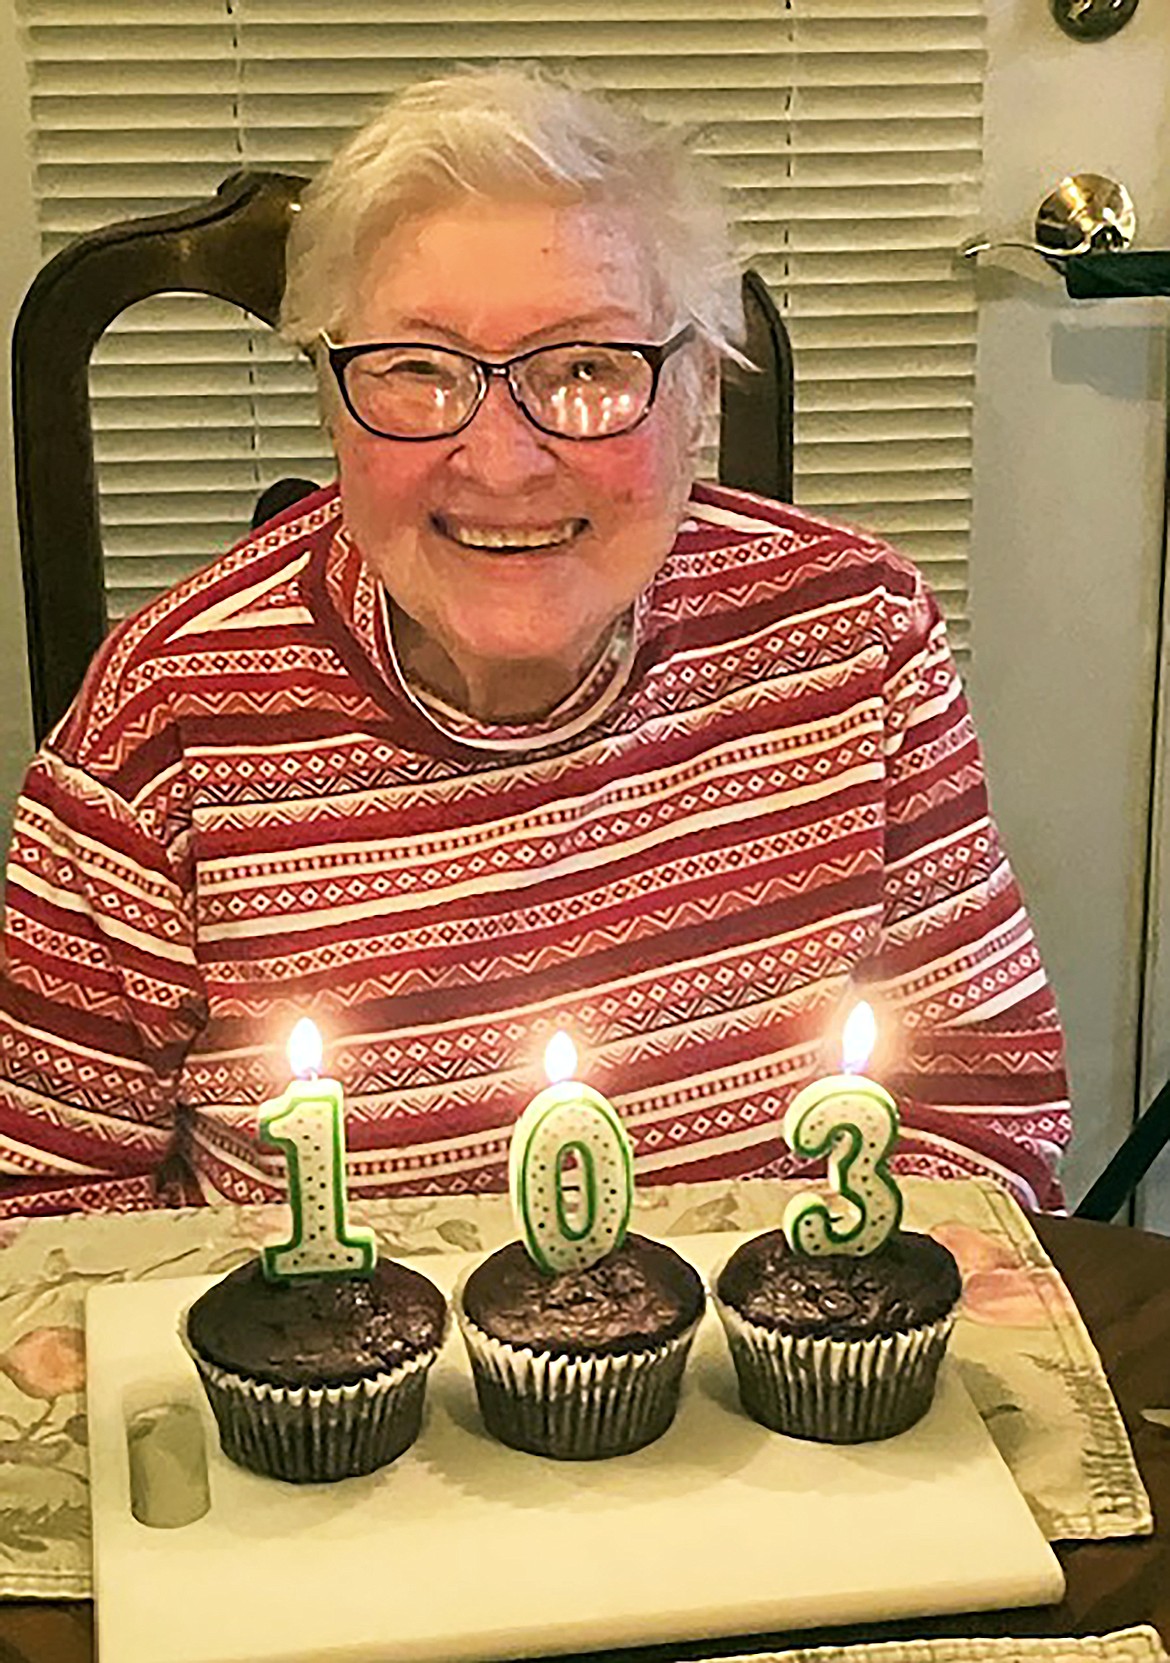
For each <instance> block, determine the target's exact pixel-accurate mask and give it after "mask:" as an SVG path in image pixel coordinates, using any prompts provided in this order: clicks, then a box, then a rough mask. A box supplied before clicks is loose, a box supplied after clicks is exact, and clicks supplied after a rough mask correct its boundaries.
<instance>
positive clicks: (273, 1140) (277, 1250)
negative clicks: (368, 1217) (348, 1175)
mask: <svg viewBox="0 0 1170 1663" xmlns="http://www.w3.org/2000/svg"><path fill="white" fill-rule="evenodd" d="M313 1087H317V1088H319V1089H317V1090H316V1091H313ZM330 1088H332V1089H330ZM340 1099H341V1088H340V1086H338V1085H337V1084H336V1082H335V1081H332V1080H314V1081H312V1082H311V1083H310V1082H305V1081H294V1082H293V1083H292V1085H290V1086H289V1087H288V1089H287V1091H286V1092H285V1094H284V1097H283V1098H281V1099H279V1102H280V1104H281V1106H280V1107H279V1108H278V1109H277V1110H276V1111H275V1112H274V1113H272V1114H270V1115H266V1116H264V1117H263V1118H262V1119H261V1122H260V1139H261V1142H263V1143H266V1144H269V1145H271V1146H272V1147H273V1148H277V1149H280V1150H281V1151H282V1152H283V1154H284V1158H285V1162H286V1164H287V1167H288V1200H289V1210H290V1212H291V1214H292V1228H291V1232H290V1234H289V1237H288V1239H287V1240H286V1241H282V1242H270V1243H267V1244H265V1246H263V1247H262V1248H261V1259H262V1263H263V1268H264V1275H265V1276H266V1277H267V1278H268V1280H269V1281H272V1282H285V1281H289V1280H291V1279H292V1278H294V1277H297V1276H369V1275H370V1274H371V1273H372V1272H373V1269H374V1265H375V1264H376V1263H377V1258H378V1247H377V1242H376V1240H375V1238H374V1232H373V1231H372V1230H370V1229H367V1228H366V1227H365V1226H364V1225H351V1224H350V1223H349V1220H348V1217H347V1201H346V1189H345V1136H344V1132H343V1129H342V1123H341V1101H340ZM317 1104H323V1105H324V1106H325V1107H326V1108H327V1109H328V1110H329V1132H328V1137H329V1152H330V1156H331V1159H330V1161H329V1168H330V1171H329V1188H328V1190H327V1191H326V1190H325V1189H324V1185H323V1184H322V1183H321V1182H320V1181H318V1190H319V1191H320V1192H321V1193H318V1194H316V1195H314V1196H311V1197H309V1196H307V1195H306V1190H307V1175H306V1173H305V1170H304V1164H303V1162H302V1159H301V1148H300V1143H299V1141H298V1139H299V1138H300V1137H303V1136H304V1134H305V1132H306V1131H307V1130H308V1123H307V1122H305V1121H302V1122H301V1124H300V1125H299V1126H298V1125H297V1124H296V1118H295V1117H296V1116H297V1114H298V1111H299V1110H301V1109H304V1108H312V1107H314V1106H316V1105H317ZM282 1122H283V1123H285V1131H284V1132H283V1133H282V1132H281V1131H280V1130H278V1129H277V1128H279V1127H280V1126H281V1124H282ZM306 1200H308V1201H309V1204H310V1205H311V1206H312V1208H313V1210H314V1211H318V1210H319V1211H321V1212H324V1213H327V1215H328V1227H327V1232H322V1231H314V1232H309V1231H308V1230H307V1229H306V1220H305V1206H306ZM323 1234H327V1235H328V1236H329V1237H331V1238H332V1245H331V1246H328V1247H327V1246H325V1245H324V1242H323V1240H322V1235H323ZM330 1261H334V1262H332V1263H331V1262H330Z"/></svg>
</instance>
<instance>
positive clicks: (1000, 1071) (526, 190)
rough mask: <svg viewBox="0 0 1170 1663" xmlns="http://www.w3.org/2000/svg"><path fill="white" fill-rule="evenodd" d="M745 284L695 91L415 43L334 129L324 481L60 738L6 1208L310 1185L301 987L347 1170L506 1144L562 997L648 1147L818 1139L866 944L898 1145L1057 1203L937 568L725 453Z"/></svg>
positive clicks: (30, 830) (17, 925)
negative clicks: (823, 1077)
mask: <svg viewBox="0 0 1170 1663" xmlns="http://www.w3.org/2000/svg"><path fill="white" fill-rule="evenodd" d="M738 296H739V280H738V274H737V272H736V270H735V266H734V262H733V260H732V258H731V256H730V251H729V241H728V235H727V231H726V226H725V219H724V215H723V212H722V210H721V208H720V205H719V202H718V198H717V195H716V193H715V192H714V189H713V187H712V185H711V184H710V182H709V180H708V179H707V177H706V175H705V174H704V173H703V172H702V170H701V169H700V168H699V167H698V166H697V164H696V163H695V162H694V161H693V160H692V159H691V157H690V156H689V155H688V153H687V151H686V149H685V148H684V147H683V145H682V144H681V142H680V140H679V139H678V138H677V137H676V135H675V134H674V133H672V132H671V131H669V130H667V129H664V128H660V127H658V126H655V125H651V124H649V123H647V122H644V121H642V120H640V119H637V118H635V117H634V116H633V115H631V114H629V113H627V112H625V111H624V110H621V111H619V110H618V109H616V108H612V107H611V106H610V105H609V104H608V103H606V102H604V101H603V100H601V99H599V98H597V97H594V96H592V95H587V94H583V93H581V92H579V91H576V90H573V89H571V88H569V87H567V86H565V85H563V84H560V83H558V82H555V81H551V80H549V79H547V78H544V77H542V76H539V75H536V74H532V73H528V72H525V71H522V70H497V71H490V72H486V73H475V74H469V75H464V76H457V77H454V78H452V79H450V80H446V81H440V82H435V83H431V84H428V85H425V86H419V87H416V88H415V89H414V90H413V91H412V92H410V93H408V94H407V95H406V96H404V97H402V98H401V99H400V100H399V101H398V102H397V103H396V104H394V105H393V106H392V107H391V108H390V109H389V110H387V111H386V112H385V113H384V114H383V115H381V116H380V117H379V118H378V119H377V120H376V121H374V122H373V123H372V124H371V125H370V126H369V127H367V128H366V129H365V130H364V131H363V132H361V133H359V134H358V135H357V137H356V138H354V139H353V140H352V141H351V142H350V143H349V144H347V145H346V146H345V148H344V149H343V150H342V151H341V153H340V154H339V155H338V156H337V158H336V159H335V161H334V162H333V163H332V165H331V166H330V167H329V168H328V169H327V170H326V171H325V173H324V175H323V176H322V177H321V178H320V179H319V180H318V181H317V183H316V184H315V185H314V187H313V189H312V190H311V191H310V193H309V194H308V197H307V199H306V202H305V205H304V209H303V211H302V213H301V215H300V217H299V222H298V224H297V226H296V228H295V230H294V233H293V237H292V241H291V244H290V249H289V281H288V290H287V295H286V300H285V309H284V330H285V333H286V335H287V336H288V337H289V338H290V339H291V340H293V341H295V342H298V343H300V344H302V345H304V346H305V347H306V348H308V350H310V351H311V352H312V354H313V355H314V357H315V359H316V362H317V365H318V367H319V370H320V375H321V381H322V390H323V396H324V404H325V410H326V414H327V419H328V423H329V427H330V430H331V433H332V436H333V443H334V447H335V450H336V455H337V468H338V482H337V484H336V485H335V486H331V487H330V488H329V489H327V490H324V491H322V492H320V493H319V494H318V495H316V496H315V497H313V498H311V499H309V500H308V501H307V502H305V503H303V504H301V505H299V506H298V507H296V508H294V509H293V510H291V511H290V512H288V513H286V514H284V515H283V516H282V517H281V518H279V519H277V520H276V521H273V522H271V523H269V524H268V525H266V526H264V527H263V528H262V529H261V530H260V531H258V532H257V533H256V534H255V535H254V536H253V537H251V538H249V539H248V540H247V541H246V542H244V543H241V544H240V545H238V546H237V547H236V548H234V549H233V550H232V551H231V552H230V553H229V554H227V555H226V556H224V557H223V558H221V559H219V560H218V561H217V562H216V563H214V564H213V565H211V566H209V567H208V568H207V569H206V570H204V571H203V572H201V573H199V574H198V575H197V576H196V577H194V578H192V579H191V580H190V581H188V582H187V583H185V584H183V585H181V586H180V587H179V588H178V589H176V590H174V591H173V592H172V593H170V594H169V595H166V596H164V597H163V599H161V600H160V601H158V602H156V603H155V604H153V605H151V606H149V607H148V608H147V609H146V610H145V611H144V612H142V613H140V614H139V615H138V616H137V617H136V618H133V619H132V620H130V621H129V622H128V623H127V624H126V625H124V626H123V627H122V628H121V629H119V630H118V631H117V632H116V633H115V634H114V635H113V636H112V637H111V639H110V640H109V641H108V642H107V643H106V645H105V647H104V648H103V650H102V652H101V653H100V655H99V657H98V659H97V661H96V662H95V664H94V666H93V669H92V671H91V673H90V675H89V678H88V680H87V682H86V685H85V688H84V690H83V692H82V694H81V696H80V698H79V699H78V701H77V704H76V705H75V707H74V709H73V710H72V712H71V713H70V715H69V716H68V717H67V718H66V719H65V721H64V722H63V723H62V724H61V726H60V727H59V728H58V729H57V730H56V732H55V733H54V734H53V735H52V736H51V738H50V740H49V742H48V743H47V744H46V746H45V747H44V749H43V750H42V751H41V753H40V754H39V755H38V756H37V758H36V759H35V761H34V762H33V765H32V767H31V770H30V772H29V776H28V780H27V785H26V789H25V793H24V796H23V799H22V802H21V805H20V809H19V813H18V818H17V823H16V831H15V839H14V844H13V851H12V856H11V862H10V867H9V875H8V912H7V934H6V961H7V964H6V981H5V984H4V988H3V1000H2V1022H3V1027H2V1035H3V1079H2V1081H0V1173H3V1174H4V1175H5V1176H4V1178H3V1179H0V1185H2V1191H3V1203H2V1204H3V1206H6V1207H7V1208H8V1209H9V1210H13V1211H25V1212H29V1211H35V1212H51V1211H55V1210H62V1209H67V1208H77V1207H148V1206H152V1205H160V1204H163V1205H165V1204H174V1203H177V1202H180V1201H193V1200H200V1199H202V1200H206V1201H213V1200H217V1199H223V1198H227V1199H230V1200H232V1201H253V1200H261V1199H265V1198H271V1197H273V1196H274V1195H276V1194H278V1193H279V1185H280V1178H281V1174H282V1172H283V1164H282V1161H281V1160H280V1158H279V1157H278V1156H276V1155H275V1153H274V1152H271V1153H270V1152H268V1151H265V1150H262V1149H261V1148H260V1147H259V1146H258V1143H257V1106H258V1105H259V1104H260V1103H261V1102H262V1101H263V1099H264V1098H265V1097H266V1096H269V1095H271V1094H272V1093H273V1092H274V1091H276V1090H277V1089H278V1088H279V1086H280V1085H281V1084H282V1082H283V1080H284V1079H285V1078H286V1077H287V1067H286V1064H285V1063H284V1060H283V1041H284V1038H285V1036H286V1035H287V1033H288V1030H289V1029H290V1027H291V1026H292V1024H293V1022H294V1020H295V1018H296V1017H297V1016H298V1015H301V1014H304V1013H306V1012H311V1013H312V1014H313V1015H314V1017H315V1018H316V1019H317V1020H318V1022H319V1024H320V1026H321V1027H322V1028H323V1029H324V1031H325V1034H326V1037H327V1043H328V1046H329V1064H330V1068H331V1071H332V1072H335V1073H336V1074H337V1075H338V1076H339V1077H340V1078H341V1079H342V1080H343V1081H344V1082H345V1085H346V1091H347V1101H348V1105H349V1111H350V1113H349V1129H348V1136H349V1145H350V1183H351V1190H352V1191H353V1193H355V1194H357V1195H366V1196H371V1195H383V1194H399V1195H403V1194H415V1193H421V1192H427V1191H442V1190H491V1189H498V1188H501V1187H502V1186H503V1185H504V1183H505V1178H506V1157H507V1146H508V1138H509V1134H510V1130H511V1127H512V1124H513V1123H514V1121H515V1118H516V1115H517V1113H518V1112H519V1110H520V1109H521V1108H522V1106H523V1105H524V1103H525V1102H526V1101H527V1100H528V1099H529V1098H530V1097H531V1095H532V1094H533V1092H534V1091H535V1090H536V1089H537V1088H538V1086H539V1085H540V1084H541V1083H542V1081H541V1077H540V1059H541V1055H542V1051H543V1047H544V1044H545V1041H546V1040H547V1039H548V1038H549V1036H550V1035H551V1034H552V1033H553V1031H554V1030H555V1029H556V1028H557V1027H561V1026H563V1027H566V1028H568V1029H569V1030H570V1032H571V1033H572V1034H573V1035H574V1036H575V1037H576V1039H577V1042H578V1044H579V1046H580V1047H581V1049H582V1051H583V1053H584V1061H583V1067H584V1068H585V1069H586V1070H587V1072H588V1077H589V1079H590V1081H591V1082H592V1083H593V1084H595V1085H596V1086H598V1087H599V1088H600V1089H602V1090H603V1091H605V1092H606V1093H607V1094H608V1095H609V1096H610V1097H611V1098H612V1099H613V1100H614V1101H615V1103H616V1104H617V1105H618V1106H619V1107H620V1109H621V1111H622V1113H623V1115H624V1117H625V1121H626V1125H627V1126H628V1128H629V1131H630V1133H631V1136H632V1139H633V1142H634V1146H635V1149H636V1154H637V1166H638V1171H639V1173H640V1174H641V1176H642V1177H643V1179H653V1180H657V1181H663V1180H681V1179H699V1178H703V1179H711V1178H720V1177H730V1176H732V1175H737V1174H750V1173H755V1174H779V1175H783V1174H790V1173H793V1172H794V1171H795V1170H796V1169H797V1165H796V1163H795V1161H794V1160H793V1158H792V1157H791V1156H790V1155H789V1153H788V1151H787V1149H786V1146H785V1143H784V1139H783V1135H782V1130H781V1122H782V1118H783V1111H784V1108H785V1105H786V1103H787V1102H788V1101H789V1099H790V1098H791V1096H792V1095H793V1093H794V1092H795V1091H796V1090H797V1089H798V1088H799V1087H800V1086H801V1085H802V1084H803V1083H804V1082H806V1081H807V1080H808V1079H809V1078H810V1076H812V1075H813V1074H815V1073H816V1072H818V1071H823V1069H824V1068H825V1067H826V1066H827V1065H830V1064H831V1063H832V1061H833V1058H832V1055H831V1052H832V1048H833V1044H834V1041H833V1035H834V1033H835V1032H836V1030H837V1025H838V1020H839V1013H840V1011H841V1009H842V1007H843V1005H844V1004H846V1003H847V1002H848V1001H849V999H850V998H851V997H853V996H855V994H856V992H857V991H858V990H861V989H864V990H865V992H866V993H867V995H868V997H870V999H871V1000H872V1001H873V1002H875V1003H876V1004H877V1006H878V1008H879V1012H880V1018H881V1032H882V1050H881V1052H880V1054H879V1057H878V1059H877V1061H876V1062H875V1064H874V1065H873V1071H874V1072H878V1073H880V1074H881V1075H882V1077H883V1078H884V1079H885V1080H886V1082H887V1083H888V1084H889V1086H890V1087H891V1089H892V1090H893V1091H894V1092H895V1093H896V1095H897V1097H898V1099H899V1101H900V1104H901V1107H902V1111H903V1120H904V1123H903V1135H902V1140H901V1144H900V1147H899V1152H898V1155H897V1157H896V1159H895V1167H896V1168H898V1169H901V1170H902V1171H907V1172H920V1173H927V1174H938V1175H963V1174H970V1173H985V1174H990V1175H991V1176H992V1177H993V1178H995V1179H998V1180H1000V1181H1001V1182H1003V1183H1004V1184H1006V1185H1009V1186H1011V1188H1013V1189H1014V1190H1015V1192H1016V1193H1017V1194H1018V1195H1019V1196H1021V1197H1022V1198H1023V1199H1024V1200H1025V1201H1026V1202H1029V1203H1032V1204H1036V1203H1038V1204H1039V1205H1041V1206H1051V1205H1054V1204H1058V1203H1059V1199H1060V1191H1059V1188H1058V1186H1057V1183H1056V1181H1055V1179H1054V1162H1055V1157H1056V1155H1057V1153H1058V1151H1059V1149H1060V1147H1061V1146H1062V1145H1063V1144H1064V1143H1065V1141H1066V1140H1067V1137H1068V1132H1069V1120H1068V1105H1067V1103H1066V1101H1065V1096H1066V1092H1065V1081H1064V1074H1063V1068H1062V1054H1061V1040H1060V1032H1059V1026H1058V1022H1057V1017H1056V1012H1055V1008H1054V1005H1053V1001H1052V998H1051V995H1050V992H1049V989H1048V986H1047V984H1046V982H1045V979H1044V974H1043V971H1042V968H1041V966H1040V962H1039V959H1038V956H1037V952H1036V947H1035V945H1034V942H1033V939H1032V933H1031V929H1030V927H1029V924H1028V920H1027V917H1026V915H1025V912H1024V910H1023V906H1022V903H1021V900H1020V896H1019V893H1018V891H1017V888H1016V885H1015V882H1014V880H1013V878H1012V875H1011V872H1010V871H1009V868H1008V865H1007V862H1006V860H1005V858H1004V855H1003V852H1002V850H1001V848H1000V844H999V840H998V837H997V834H996V830H995V827H994V825H993V823H992V821H991V819H990V816H989V812H988V805H987V797H986V792H985V788H984V781H983V772H982V767H981V763H980V757H979V752H978V748H977V743H976V739H975V735H974V733H973V731H972V727H971V720H970V716H969V714H968V711H967V707H966V704H965V702H964V698H963V694H962V691H961V688H960V685H959V682H958V679H957V677H956V674H955V671H954V668H953V665H952V662H951V659H950V656H949V653H948V649H947V644H946V639H945V634H944V629H943V624H942V621H941V619H940V616H939V613H938V610H937V608H936V606H935V603H934V601H933V599H932V598H931V596H930V594H929V593H928V591H927V590H926V588H925V587H924V585H923V582H922V580H921V578H920V577H919V575H918V574H917V572H916V571H915V570H914V569H913V568H912V567H911V566H910V565H909V564H908V563H907V562H906V561H905V560H903V559H901V558H900V557H899V556H898V555H896V554H895V553H893V552H892V551H891V550H890V549H889V548H887V547H886V546H885V545H883V544H882V543H881V542H880V541H878V540H876V539H874V538H872V537H869V536H866V535H863V534H861V533H859V532H857V531H854V530H850V529H847V528H843V527H841V526H838V525H834V524H831V523H829V522H826V521H823V520H818V519H814V518H810V517H809V516H807V515H805V514H802V513H799V512H797V511H796V510H794V509H792V508H789V507H785V506H780V505H778V504H776V503H772V502H767V501H763V500H761V499H759V498H755V497H749V496H746V495H744V494H742V493H738V492H733V491H730V490H726V489H721V488H715V487H711V486H705V485H696V484H695V483H694V471H695V455H696V447H697V443H698V439H699V435H700V430H701V428H702V425H703V419H704V413H705V412H707V411H709V410H710V408H711V402H712V398H713V396H714V393H715V389H716V386H717V378H718V371H719V363H720V360H721V359H727V358H729V357H734V356H735V355H736V346H735V343H736V339H737V336H738V335H739V332H740V329H741V324H742V320H741V316H740V310H739V299H738Z"/></svg>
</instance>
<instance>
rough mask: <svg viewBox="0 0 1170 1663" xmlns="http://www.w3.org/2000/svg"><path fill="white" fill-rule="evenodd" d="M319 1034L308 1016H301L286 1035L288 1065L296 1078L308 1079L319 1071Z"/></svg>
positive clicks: (320, 1053)
mask: <svg viewBox="0 0 1170 1663" xmlns="http://www.w3.org/2000/svg"><path fill="white" fill-rule="evenodd" d="M321 1055H322V1046H321V1035H320V1034H319V1033H318V1031H317V1024H316V1023H315V1022H314V1021H312V1019H311V1018H310V1017H307V1016H302V1017H301V1019H300V1021H299V1022H298V1023H297V1025H296V1027H295V1028H294V1029H293V1031H292V1033H291V1034H290V1035H289V1036H288V1065H289V1067H290V1068H291V1069H292V1071H293V1073H294V1074H295V1075H296V1076H297V1079H298V1080H310V1079H312V1077H313V1075H314V1074H319V1073H320V1072H321Z"/></svg>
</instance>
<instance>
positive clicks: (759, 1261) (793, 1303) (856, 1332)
mask: <svg viewBox="0 0 1170 1663" xmlns="http://www.w3.org/2000/svg"><path fill="white" fill-rule="evenodd" d="M960 1291H961V1282H960V1277H959V1268H958V1266H957V1264H956V1263H955V1261H954V1259H953V1257H952V1256H951V1254H950V1253H948V1251H947V1249H946V1248H945V1247H943V1246H942V1244H941V1243H939V1242H936V1241H933V1240H932V1239H931V1238H930V1237H929V1236H921V1235H916V1234H914V1233H913V1232H911V1231H902V1230H895V1231H894V1232H893V1234H892V1235H890V1236H889V1237H887V1239H886V1240H885V1241H884V1242H883V1243H882V1244H881V1246H880V1247H878V1248H877V1249H876V1250H875V1251H874V1252H872V1253H867V1254H847V1253H829V1254H823V1255H820V1256H813V1255H806V1254H803V1253H797V1252H794V1251H793V1249H792V1248H791V1247H790V1246H789V1244H788V1241H787V1240H786V1238H785V1235H784V1232H783V1230H771V1231H768V1232H766V1233H765V1234H764V1235H761V1236H756V1237H753V1239H752V1240H751V1241H748V1242H745V1243H744V1244H743V1246H742V1247H739V1248H738V1249H737V1250H736V1251H735V1253H733V1254H732V1256H731V1258H730V1259H729V1260H728V1261H727V1263H726V1264H725V1265H724V1267H723V1268H722V1270H721V1271H720V1272H719V1274H718V1276H717V1277H716V1279H715V1283H714V1299H715V1308H716V1310H717V1311H718V1313H719V1316H720V1319H721V1321H722V1323H723V1326H724V1329H725V1331H726V1334H727V1338H728V1343H729V1345H730V1347H731V1355H732V1358H733V1360H734V1363H735V1370H736V1374H737V1376H738V1379H739V1393H740V1401H741V1402H742V1404H743V1407H744V1409H745V1410H746V1411H747V1413H748V1414H749V1415H751V1416H752V1417H753V1419H755V1420H758V1421H760V1422H761V1423H762V1424H763V1425H764V1426H768V1427H771V1428H772V1430H773V1431H776V1432H786V1433H788V1434H790V1435H791V1436H793V1437H798V1438H814V1439H818V1440H821V1441H823V1442H827V1443H861V1442H864V1441H866V1440H869V1439H876V1438H890V1437H893V1436H894V1435H895V1434H896V1433H898V1432H904V1431H905V1430H906V1429H907V1428H908V1427H910V1426H913V1425H914V1423H915V1422H916V1421H917V1420H920V1419H921V1418H922V1416H923V1415H924V1414H925V1413H926V1411H927V1409H928V1408H929V1407H930V1404H931V1401H932V1399H933V1397H934V1389H935V1383H936V1379H937V1375H938V1368H939V1364H940V1363H941V1361H942V1357H943V1353H944V1352H945V1350H946V1346H947V1341H948V1339H949V1338H950V1332H951V1328H952V1326H953V1324H954V1317H955V1310H956V1307H957V1305H958V1302H959V1295H960Z"/></svg>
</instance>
